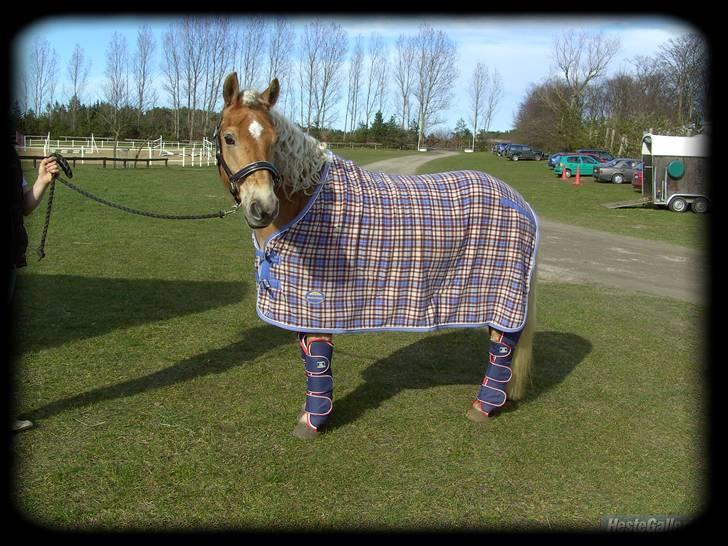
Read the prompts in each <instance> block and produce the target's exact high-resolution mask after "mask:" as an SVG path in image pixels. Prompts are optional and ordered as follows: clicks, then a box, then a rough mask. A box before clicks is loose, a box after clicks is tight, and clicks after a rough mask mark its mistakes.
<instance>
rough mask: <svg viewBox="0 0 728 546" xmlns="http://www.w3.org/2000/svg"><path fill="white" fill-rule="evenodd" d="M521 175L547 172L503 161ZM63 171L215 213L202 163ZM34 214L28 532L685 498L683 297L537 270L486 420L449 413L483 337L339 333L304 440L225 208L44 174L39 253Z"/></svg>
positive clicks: (377, 517) (551, 517) (467, 386)
mask: <svg viewBox="0 0 728 546" xmlns="http://www.w3.org/2000/svg"><path fill="white" fill-rule="evenodd" d="M494 165H495V163H494ZM531 165H534V166H538V167H540V168H542V169H544V170H546V169H545V167H544V166H543V164H528V163H525V162H524V163H523V164H517V165H510V164H505V163H504V164H503V165H502V167H501V168H502V169H504V170H503V173H506V174H507V172H512V169H515V168H521V167H524V168H526V169H531V168H532V167H531ZM499 166H500V165H499ZM534 172H536V171H534ZM493 174H496V175H498V173H496V172H494V173H493ZM28 178H29V179H30V175H29V176H28ZM504 178H509V177H506V176H504ZM510 178H513V177H510ZM74 182H77V183H78V184H79V185H81V186H83V187H84V188H87V189H89V190H90V191H93V192H97V193H99V194H100V195H103V196H105V197H107V198H109V199H112V200H118V201H122V202H124V203H126V204H128V205H129V206H135V207H144V208H149V209H153V210H156V211H159V212H166V213H200V212H208V211H212V210H218V209H220V208H226V207H227V206H228V205H229V196H228V195H227V192H226V190H225V188H224V187H223V186H222V184H221V183H220V181H219V180H218V179H217V177H216V174H215V172H214V170H213V169H211V168H210V169H194V170H193V169H189V168H188V169H182V168H168V169H164V168H152V169H137V170H131V169H128V170H123V169H117V170H103V169H100V168H97V167H84V168H82V167H79V168H78V169H76V175H75V177H74ZM543 183H544V184H550V183H553V184H559V183H558V182H557V181H548V180H544V181H543ZM519 184H520V186H521V188H525V189H528V188H529V187H532V185H531V182H528V181H527V182H520V183H519ZM535 184H536V182H535V181H534V182H533V186H535ZM557 187H558V186H557ZM584 189H585V188H584V187H582V188H581V189H576V188H568V190H569V191H573V192H579V191H582V190H584ZM609 189H615V190H617V191H619V188H609ZM526 193H527V192H526ZM583 193H586V192H583ZM528 197H532V196H528ZM536 206H537V210H538V208H539V204H538V202H537V203H536ZM43 213H44V209H43V207H41V208H40V209H39V210H38V212H37V213H36V214H35V215H34V216H32V217H30V218H28V227H29V233H30V240H31V246H30V249H29V266H28V267H27V268H25V269H24V270H22V271H21V273H20V275H19V279H18V289H17V299H18V304H19V309H18V316H17V320H16V321H15V323H16V325H17V328H16V333H15V339H16V345H15V348H14V350H15V353H16V355H17V361H18V363H19V365H18V366H17V367H16V368H15V379H16V385H17V394H18V406H19V409H18V413H19V414H20V415H21V416H23V417H25V418H30V419H32V420H33V421H35V423H36V425H37V426H36V427H35V428H34V429H31V430H30V431H28V432H24V433H21V434H17V435H15V436H14V440H13V444H12V451H13V453H14V455H15V456H16V459H15V464H16V466H15V478H16V479H15V483H14V489H13V491H14V495H15V498H16V506H17V508H18V509H19V510H20V512H21V513H22V514H23V515H24V516H25V517H27V518H29V519H30V520H32V521H34V522H36V523H39V524H41V525H47V526H51V527H60V528H70V529H95V530H97V529H109V530H116V529H136V530H148V529H190V528H205V529H210V528H218V529H310V530H322V529H329V528H332V529H353V530H356V529H368V528H373V529H408V530H428V529H484V528H487V529H500V528H507V529H512V528H517V529H521V528H528V527H533V528H536V529H543V530H545V529H561V528H577V529H585V528H587V529H594V528H597V527H598V525H599V517H600V516H601V515H609V514H673V515H680V514H682V515H693V514H697V513H699V512H700V511H701V510H702V509H703V508H704V504H705V500H706V499H705V496H704V495H705V490H706V489H705V488H706V473H707V464H708V463H707V461H708V457H707V456H706V455H707V454H706V439H705V438H704V436H703V433H704V430H705V425H706V411H705V406H706V404H705V401H704V400H705V388H704V387H705V386H704V384H703V378H704V377H705V376H704V359H703V357H704V355H703V353H702V351H703V343H702V341H701V336H702V334H701V326H702V320H703V314H704V309H703V308H701V307H697V306H694V305H690V304H686V303H682V302H676V301H672V300H668V299H661V298H655V297H650V296H642V295H640V296H635V295H632V294H624V293H621V292H618V291H614V290H610V289H605V288H600V287H596V286H582V285H568V284H551V283H542V284H541V285H540V288H539V292H538V307H539V321H538V328H537V333H536V338H535V352H536V361H537V363H536V368H535V373H534V378H533V387H532V389H531V391H530V393H529V395H528V397H527V399H526V400H525V401H523V402H522V403H521V404H520V405H519V406H518V407H517V409H516V410H515V411H512V412H509V413H507V414H505V415H504V416H502V417H501V418H499V419H498V420H496V421H495V422H494V423H492V425H491V426H490V427H488V428H483V427H482V426H478V425H476V424H474V423H471V422H470V421H468V420H467V419H466V418H465V410H466V409H467V407H468V404H469V402H470V401H471V399H472V397H473V396H474V395H475V394H476V392H477V386H478V384H479V383H480V380H481V379H482V375H481V374H482V372H483V369H484V365H485V360H486V357H487V341H486V339H485V336H484V335H483V334H481V333H480V332H475V331H471V330H456V331H446V332H440V333H433V334H427V335H425V334H405V333H381V334H371V335H360V336H338V337H337V338H335V343H336V350H335V353H334V361H333V369H334V377H335V396H336V404H335V413H334V414H333V416H332V418H331V423H332V430H331V431H330V432H329V433H327V434H325V435H324V436H322V437H321V438H320V439H318V440H317V441H315V442H303V441H301V440H298V439H297V438H294V437H293V436H292V435H291V431H292V429H293V425H294V422H295V418H296V414H297V412H298V410H299V409H300V406H301V404H302V403H303V400H304V390H305V378H304V374H303V371H302V369H301V368H302V366H301V363H300V359H299V357H298V349H297V347H296V345H295V343H294V338H293V335H292V334H290V333H287V332H285V331H282V330H279V329H276V328H273V327H269V326H267V325H265V324H263V323H262V322H261V321H260V320H259V319H258V318H257V316H256V314H255V308H254V301H255V285H254V282H253V256H254V253H253V247H252V244H251V240H250V239H251V235H250V231H249V229H248V228H247V227H246V226H245V225H244V222H243V220H242V218H241V217H240V216H232V217H228V218H226V219H223V220H220V219H213V220H202V221H191V222H172V221H162V220H155V219H147V218H139V217H135V216H130V215H127V214H124V213H122V212H119V211H115V210H112V209H108V208H106V207H102V206H101V205H97V204H95V203H92V202H90V201H88V200H85V199H84V198H82V197H81V196H79V195H77V194H75V193H73V192H71V191H69V190H68V189H66V188H65V187H62V186H61V187H59V188H58V189H57V191H56V202H55V203H54V212H53V217H52V221H51V227H50V232H49V236H48V243H47V247H46V253H47V257H46V258H45V260H43V261H42V262H37V261H36V259H35V257H34V255H33V250H34V248H35V246H37V242H38V240H39V234H40V229H41V225H42V222H43ZM542 214H543V213H542ZM673 216H675V215H673ZM655 325H659V327H655Z"/></svg>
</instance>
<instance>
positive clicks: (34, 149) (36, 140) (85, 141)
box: [17, 133, 215, 167]
mask: <svg viewBox="0 0 728 546" xmlns="http://www.w3.org/2000/svg"><path fill="white" fill-rule="evenodd" d="M17 148H18V152H19V153H20V152H22V153H21V155H36V156H47V155H48V154H50V153H53V152H60V153H61V154H63V155H64V156H66V157H69V158H72V157H75V158H77V159H81V164H84V161H83V160H84V159H85V158H87V157H88V158H91V157H94V156H98V157H118V158H126V159H134V158H137V159H146V158H150V159H151V158H158V157H163V158H167V159H168V163H169V164H172V165H175V164H176V165H181V166H183V167H209V166H211V165H215V145H214V143H213V142H211V141H210V140H208V139H207V138H206V137H205V138H203V139H202V140H201V141H199V140H198V141H191V142H189V141H188V142H185V141H165V140H164V139H163V138H162V137H161V136H160V137H159V138H157V139H154V140H149V139H128V140H118V141H115V140H114V139H112V138H108V137H95V136H94V135H91V136H90V137H74V136H59V137H57V138H51V135H50V133H48V134H47V135H40V136H39V135H26V136H25V137H24V139H23V143H22V145H19V146H18V147H17Z"/></svg>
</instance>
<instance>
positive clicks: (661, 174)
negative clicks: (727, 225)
mask: <svg viewBox="0 0 728 546" xmlns="http://www.w3.org/2000/svg"><path fill="white" fill-rule="evenodd" d="M708 156H709V142H708V137H707V136H705V135H696V136H692V137H680V136H665V135H654V134H650V133H646V134H645V135H644V136H643V137H642V162H643V181H642V197H643V199H644V200H645V201H649V202H650V203H651V204H653V205H665V206H667V207H668V208H669V209H670V210H672V211H675V212H685V211H686V210H688V208H689V207H692V209H693V211H694V212H705V211H706V210H708V207H709V205H710V197H709V192H708V186H709V178H708V176H709V172H708Z"/></svg>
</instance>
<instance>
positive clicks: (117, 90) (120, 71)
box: [101, 32, 130, 154]
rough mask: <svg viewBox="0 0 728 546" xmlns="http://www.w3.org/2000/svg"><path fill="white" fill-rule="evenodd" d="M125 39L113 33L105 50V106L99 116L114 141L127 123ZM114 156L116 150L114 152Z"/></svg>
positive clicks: (127, 85)
mask: <svg viewBox="0 0 728 546" xmlns="http://www.w3.org/2000/svg"><path fill="white" fill-rule="evenodd" d="M128 62H129V59H128V53H127V48H126V38H124V36H122V35H121V34H119V33H118V32H114V34H113V35H112V37H111V41H110V42H109V45H108V47H107V48H106V71H105V75H106V84H105V85H104V99H105V104H104V107H103V108H102V110H101V113H102V114H101V115H102V117H103V118H104V120H105V121H106V124H107V125H108V128H109V131H110V132H111V133H112V134H113V135H114V139H115V140H118V139H119V134H120V133H121V131H122V130H123V129H124V127H126V125H127V124H128V123H129V121H130V119H129V116H128V111H129V105H130V104H129V69H128ZM114 154H116V150H114Z"/></svg>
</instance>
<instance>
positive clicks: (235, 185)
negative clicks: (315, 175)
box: [213, 119, 281, 203]
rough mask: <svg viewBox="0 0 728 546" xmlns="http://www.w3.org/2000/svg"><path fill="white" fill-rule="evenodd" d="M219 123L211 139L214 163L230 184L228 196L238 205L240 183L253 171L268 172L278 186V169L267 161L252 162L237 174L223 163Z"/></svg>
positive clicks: (279, 175)
mask: <svg viewBox="0 0 728 546" xmlns="http://www.w3.org/2000/svg"><path fill="white" fill-rule="evenodd" d="M221 123H222V119H221V120H220V123H218V124H217V127H215V133H214V134H213V138H214V139H215V161H216V162H217V167H218V169H219V168H220V167H222V168H223V169H224V170H225V174H227V177H228V183H229V184H230V194H231V195H232V196H233V198H234V199H235V201H236V202H237V203H240V183H245V179H246V178H248V177H249V176H250V175H251V174H253V173H254V172H255V171H269V172H270V173H271V174H272V175H273V183H274V184H278V183H279V182H280V181H281V174H280V173H279V172H278V169H276V168H275V165H273V163H270V162H268V161H253V162H252V163H248V164H247V165H245V166H244V167H242V168H240V170H238V171H237V172H235V173H233V172H232V171H231V170H230V167H228V164H227V163H226V162H225V158H224V157H222V139H221V137H220V124H221Z"/></svg>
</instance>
